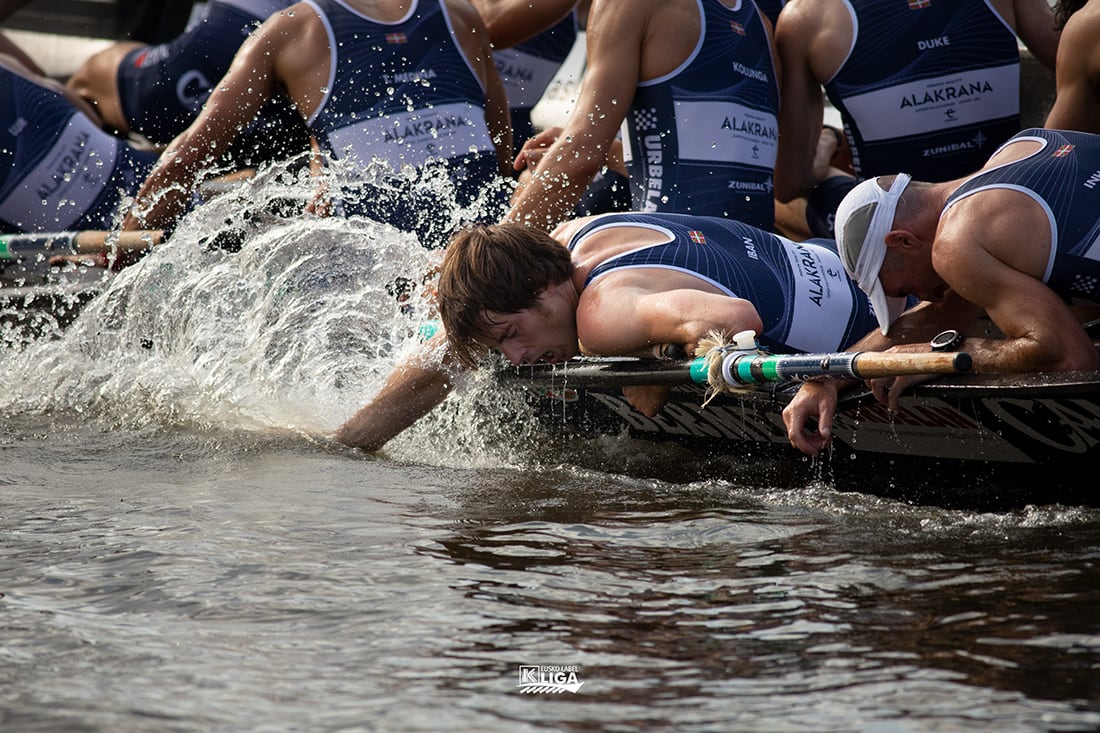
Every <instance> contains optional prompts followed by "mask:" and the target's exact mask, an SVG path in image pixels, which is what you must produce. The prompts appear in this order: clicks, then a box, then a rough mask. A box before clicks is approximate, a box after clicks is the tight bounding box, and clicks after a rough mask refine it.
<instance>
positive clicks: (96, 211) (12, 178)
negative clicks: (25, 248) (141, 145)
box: [0, 66, 157, 232]
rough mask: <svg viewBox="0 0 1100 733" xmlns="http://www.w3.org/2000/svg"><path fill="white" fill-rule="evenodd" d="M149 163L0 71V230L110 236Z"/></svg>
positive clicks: (40, 90) (41, 90)
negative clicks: (100, 231)
mask: <svg viewBox="0 0 1100 733" xmlns="http://www.w3.org/2000/svg"><path fill="white" fill-rule="evenodd" d="M156 160H157V155H156V153H153V152H149V151H142V150H136V149H134V148H132V147H131V146H130V145H128V144H126V143H125V142H123V141H121V140H119V139H118V138H116V137H114V136H113V135H109V134H108V133H106V132H104V131H103V130H101V129H100V128H99V127H97V126H96V125H95V123H94V122H92V120H90V119H89V118H88V117H87V116H86V115H84V114H83V113H81V112H79V111H78V110H77V109H76V108H75V107H74V106H73V105H72V104H71V103H70V102H69V100H67V99H65V97H64V96H62V95H61V94H60V93H59V92H57V91H56V90H54V89H49V88H47V87H44V86H41V85H39V84H36V83H35V82H33V81H31V80H29V79H27V78H25V77H23V76H21V75H19V74H16V73H15V72H13V71H11V70H9V69H7V68H5V67H3V66H0V230H3V231H8V232H16V231H17V232H53V231H65V230H79V229H111V228H113V227H114V225H115V223H116V222H115V220H114V218H115V216H116V215H117V214H118V213H119V211H118V210H119V207H120V205H121V202H122V199H123V196H130V195H133V194H134V193H135V192H136V191H137V189H138V187H139V186H140V185H141V183H142V181H144V180H145V177H146V176H147V175H148V174H149V171H150V170H152V168H153V164H154V163H155V162H156Z"/></svg>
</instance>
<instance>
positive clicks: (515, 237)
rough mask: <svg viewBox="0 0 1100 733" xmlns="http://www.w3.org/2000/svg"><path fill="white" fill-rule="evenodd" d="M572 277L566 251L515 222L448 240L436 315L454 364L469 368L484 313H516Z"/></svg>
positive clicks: (484, 331)
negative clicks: (457, 361)
mask: <svg viewBox="0 0 1100 733" xmlns="http://www.w3.org/2000/svg"><path fill="white" fill-rule="evenodd" d="M572 274H573V262H572V260H571V259H570V257H569V250H567V249H566V248H565V247H563V246H562V245H561V244H560V243H559V242H557V241H556V240H554V239H553V238H551V237H550V235H548V234H546V233H545V232H543V231H541V230H539V229H534V228H532V227H527V226H523V225H520V224H511V223H503V224H491V225H489V224H478V225H474V226H470V227H467V228H464V229H461V230H459V231H458V232H456V233H455V235H454V236H453V237H451V241H450V244H448V245H447V253H446V254H445V255H444V257H443V264H442V265H441V267H440V273H439V285H438V297H439V313H440V317H441V319H442V321H443V328H444V329H445V330H446V332H447V341H448V342H449V343H450V346H451V350H452V351H453V353H454V355H455V357H456V358H457V359H458V360H459V362H461V363H463V364H465V365H467V366H473V365H475V364H476V363H477V361H478V359H479V357H480V356H481V354H482V352H483V351H484V347H482V346H481V345H480V344H478V342H477V339H479V338H485V337H487V336H488V331H489V329H490V328H491V327H492V325H493V324H492V323H491V322H490V321H489V320H488V318H487V313H488V312H489V311H492V312H495V313H518V312H519V311H521V310H524V309H525V308H530V307H532V306H534V305H535V304H536V303H537V302H538V297H539V294H540V293H541V292H542V291H543V290H545V289H546V288H547V287H549V286H551V285H556V284H558V283H561V282H565V281H566V280H568V279H569V277H570V276H571V275H572Z"/></svg>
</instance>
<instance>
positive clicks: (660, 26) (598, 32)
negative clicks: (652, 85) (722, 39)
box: [587, 0, 713, 81]
mask: <svg viewBox="0 0 1100 733" xmlns="http://www.w3.org/2000/svg"><path fill="white" fill-rule="evenodd" d="M711 1H713V0H711ZM700 27H701V26H700V18H699V5H698V0H630V2H623V1H622V0H592V6H591V8H590V10H589V12H588V26H587V33H588V37H589V39H590V41H589V49H590V50H591V49H593V48H596V49H597V52H598V49H600V48H612V47H614V46H617V45H620V44H621V45H623V46H630V47H631V49H632V53H635V54H640V58H639V60H640V62H641V63H640V66H639V74H638V78H639V79H640V80H642V81H646V80H649V79H656V78H658V77H661V76H664V75H665V74H668V73H670V72H672V71H673V70H675V69H676V67H678V66H679V65H680V64H682V63H683V62H684V60H686V59H687V58H688V56H690V55H691V52H692V51H693V50H694V49H695V46H696V43H697V41H698V38H699V29H700ZM670 29H675V31H674V32H672V31H670ZM590 60H591V59H590Z"/></svg>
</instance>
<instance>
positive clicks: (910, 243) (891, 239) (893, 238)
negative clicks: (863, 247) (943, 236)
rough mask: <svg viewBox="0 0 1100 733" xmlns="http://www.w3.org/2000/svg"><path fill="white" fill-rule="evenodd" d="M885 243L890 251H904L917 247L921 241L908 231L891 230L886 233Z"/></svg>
mask: <svg viewBox="0 0 1100 733" xmlns="http://www.w3.org/2000/svg"><path fill="white" fill-rule="evenodd" d="M885 241H886V246H887V247H889V248H891V249H894V248H897V247H900V248H903V249H904V248H909V247H914V246H917V245H918V244H919V243H920V241H921V240H920V239H919V238H918V237H917V235H915V234H913V232H911V231H909V230H908V229H891V230H890V231H889V232H887V234H886V240H885Z"/></svg>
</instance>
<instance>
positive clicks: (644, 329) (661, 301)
mask: <svg viewBox="0 0 1100 733" xmlns="http://www.w3.org/2000/svg"><path fill="white" fill-rule="evenodd" d="M605 284H608V283H605ZM595 287H599V285H597V286H595ZM594 289H595V288H594ZM593 295H595V297H592V296H593ZM586 296H587V297H586V299H585V302H584V303H582V306H581V308H580V309H578V312H577V335H578V337H579V338H580V341H581V344H582V345H583V348H584V349H585V351H586V352H587V353H591V354H596V355H600V356H619V355H630V356H653V355H655V354H658V353H661V352H663V350H664V349H665V347H667V346H669V345H674V346H677V347H681V348H682V349H683V352H684V353H685V354H686V355H687V356H689V357H690V356H693V355H694V352H695V349H696V347H697V346H698V344H699V342H700V341H701V340H702V339H703V338H705V337H706V336H708V335H710V334H711V333H712V332H720V333H724V334H726V335H730V336H732V335H733V334H735V333H737V332H738V331H744V330H748V329H751V330H753V331H756V332H757V333H759V332H760V331H761V329H762V328H763V324H762V323H761V321H760V317H759V315H757V312H756V308H754V307H753V305H752V304H751V303H749V302H748V301H746V300H742V299H740V298H731V297H729V296H726V295H719V294H717V293H709V292H704V291H701V290H694V289H690V288H681V289H678V290H668V291H660V292H655V293H646V292H644V291H642V290H639V289H635V288H623V287H619V288H606V289H603V292H600V293H598V294H597V293H586ZM670 391H671V390H670V388H669V387H667V386H639V387H629V388H626V389H624V390H623V394H624V395H625V396H626V398H627V400H628V401H629V402H630V404H631V405H633V406H634V407H635V408H636V409H637V410H639V411H640V412H642V413H643V414H645V415H649V416H651V417H652V416H653V415H656V414H657V413H658V412H660V411H661V409H662V408H663V407H664V405H665V403H666V402H667V401H668V397H669V394H670Z"/></svg>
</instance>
